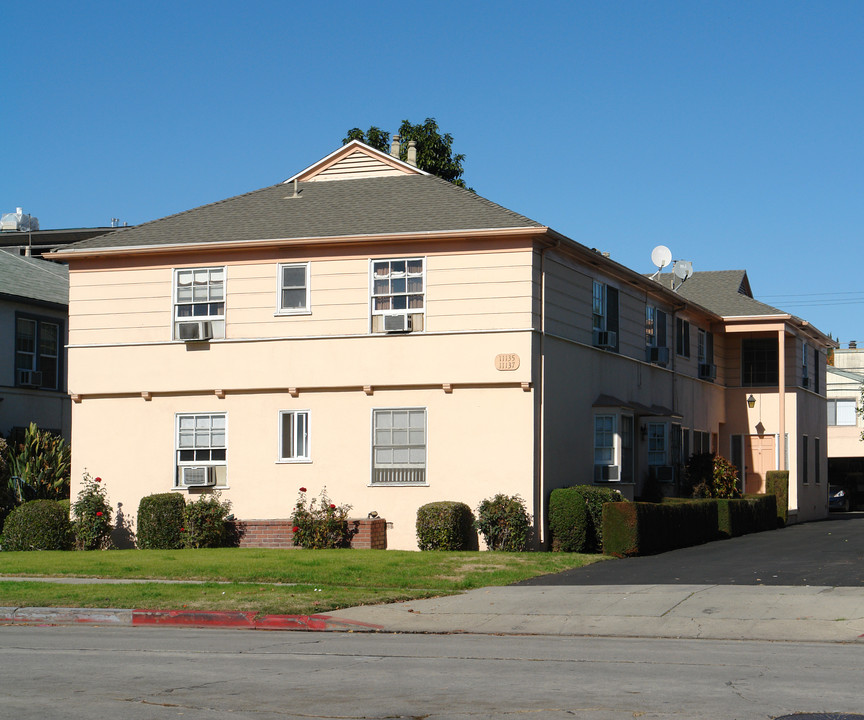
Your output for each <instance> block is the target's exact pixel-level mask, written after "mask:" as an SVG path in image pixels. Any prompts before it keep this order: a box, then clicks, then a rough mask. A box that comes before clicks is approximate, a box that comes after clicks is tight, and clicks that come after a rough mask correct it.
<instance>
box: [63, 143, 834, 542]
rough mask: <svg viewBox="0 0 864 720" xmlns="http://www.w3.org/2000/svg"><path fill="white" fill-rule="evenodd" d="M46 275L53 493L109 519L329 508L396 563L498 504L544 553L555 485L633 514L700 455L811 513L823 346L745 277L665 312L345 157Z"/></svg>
mask: <svg viewBox="0 0 864 720" xmlns="http://www.w3.org/2000/svg"><path fill="white" fill-rule="evenodd" d="M54 255H55V256H57V257H60V258H62V259H63V260H64V261H67V262H68V263H69V267H70V284H71V289H70V319H69V388H70V393H71V394H72V400H73V419H74V424H73V428H74V429H73V466H74V468H73V494H74V493H75V492H76V487H75V486H74V482H75V479H76V477H80V474H81V472H82V471H83V469H84V468H87V469H89V470H90V471H91V472H93V473H97V474H99V475H101V476H102V477H103V478H105V479H106V483H107V487H108V489H109V492H110V496H111V500H112V502H115V503H117V502H119V503H122V504H123V507H124V512H125V513H126V514H127V516H128V515H129V514H130V511H131V512H132V513H134V509H135V508H137V505H138V501H139V499H140V498H141V497H142V496H144V495H147V494H150V493H154V492H164V491H168V490H174V491H176V492H182V493H198V492H202V491H203V492H206V491H208V490H209V489H212V488H215V489H218V490H220V491H221V492H222V494H223V497H225V498H227V499H229V500H230V501H231V502H232V504H233V510H234V513H235V515H236V517H237V518H238V519H242V520H252V519H278V518H287V517H289V516H290V513H291V511H292V508H293V505H294V502H295V500H296V497H297V491H298V489H299V488H300V487H301V486H302V487H306V488H308V490H309V492H310V494H312V495H316V494H317V493H318V491H319V490H320V489H321V488H322V487H324V486H326V488H327V491H328V493H329V494H330V496H331V498H333V499H334V500H335V501H336V502H338V503H348V504H350V505H352V506H353V509H354V510H353V512H354V514H355V515H358V516H365V515H366V514H367V513H369V512H371V511H376V512H377V513H378V514H379V515H380V516H381V517H384V518H386V519H387V520H388V523H389V530H388V543H389V546H390V547H395V548H415V547H416V540H415V518H416V511H417V508H418V507H419V506H421V505H423V504H425V503H428V502H432V501H436V500H460V501H463V502H466V503H468V504H469V505H470V506H472V507H476V506H477V504H478V503H479V501H480V500H482V499H483V498H486V497H491V496H492V495H494V494H496V493H506V494H516V493H518V494H520V495H521V496H522V497H523V498H525V500H526V502H527V504H528V507H529V511H530V512H531V513H532V515H533V516H534V518H535V523H536V527H537V539H538V541H539V542H540V543H544V542H546V540H547V537H546V521H545V518H546V503H547V500H548V497H549V493H550V492H551V490H552V489H554V488H557V487H562V486H566V485H571V484H576V483H593V482H597V483H608V484H611V485H612V486H613V487H616V488H619V489H620V490H621V491H622V493H623V494H624V495H625V496H627V497H631V498H632V497H634V496H636V495H638V494H639V493H640V492H641V488H642V486H643V484H644V482H645V480H646V478H647V477H649V475H651V476H654V477H656V478H657V479H659V480H660V481H661V482H663V483H668V487H670V488H671V487H674V484H675V482H676V479H677V477H678V476H679V474H680V468H681V465H682V464H683V462H684V461H685V460H686V457H688V456H689V454H690V453H691V452H694V451H700V450H708V449H711V450H716V451H718V452H720V453H722V454H724V455H731V456H732V457H733V458H734V459H735V461H736V462H738V463H739V464H740V466H741V467H742V470H744V469H745V468H746V472H747V473H748V480H747V488H748V489H758V488H759V487H761V484H762V483H763V482H764V472H765V471H766V470H767V469H771V468H775V467H789V468H790V469H791V470H792V473H793V483H792V484H793V487H792V490H791V493H790V495H791V502H792V507H793V515H794V512H796V511H797V513H798V516H799V517H800V518H802V519H804V518H808V517H814V516H817V515H820V514H822V513H824V512H825V507H824V505H825V503H824V492H823V493H822V495H823V498H822V502H821V503H820V502H819V501H818V500H817V494H816V493H813V492H811V490H810V488H811V487H812V486H813V485H815V484H816V483H818V482H820V478H821V477H824V475H825V468H824V463H825V461H824V457H825V448H824V443H823V442H822V438H824V436H825V432H824V429H825V399H824V392H822V391H821V389H820V388H818V387H813V386H809V387H803V386H802V382H800V375H801V372H803V371H802V370H801V367H802V366H801V362H802V360H801V357H806V358H807V363H808V372H810V373H812V374H815V375H816V376H817V377H819V376H820V373H821V374H822V375H823V376H824V359H825V349H826V348H827V347H828V346H829V345H830V344H831V341H830V340H829V339H828V338H826V337H825V336H824V335H822V334H821V333H819V332H818V331H816V330H815V329H813V328H811V327H810V326H808V325H807V323H805V322H803V321H801V320H799V319H798V318H795V317H793V316H790V315H788V314H784V313H782V312H780V311H777V310H775V309H773V308H768V306H764V305H761V304H757V303H756V301H755V300H753V299H752V297H751V296H750V293H749V286H747V285H746V274H744V273H743V272H741V273H738V276H737V277H738V283H737V284H735V285H734V287H733V284H730V283H728V282H724V283H714V284H712V283H710V282H709V283H707V284H705V285H704V287H703V289H704V290H705V292H704V293H702V294H704V297H701V296H700V293H699V292H698V291H699V277H700V276H701V275H703V274H697V275H695V276H694V277H693V278H691V279H690V280H688V281H687V283H686V287H687V288H688V292H685V291H684V288H683V287H682V288H680V289H679V288H675V289H674V290H673V289H671V287H669V286H668V283H667V282H665V280H663V279H662V278H661V280H660V281H658V280H654V279H651V278H648V277H645V276H643V275H641V274H639V273H636V272H634V271H632V270H630V269H628V268H626V267H624V266H622V265H620V264H619V263H616V262H614V261H613V260H611V259H609V258H608V257H606V256H605V255H604V254H602V253H599V252H597V251H595V250H592V249H589V248H587V247H585V246H583V245H581V244H579V243H576V242H574V241H573V240H570V239H569V238H567V237H565V236H563V235H561V234H560V233H557V232H555V231H554V230H552V229H550V228H548V227H546V226H544V225H542V224H540V223H538V222H536V221H533V220H530V219H528V218H526V217H524V216H522V215H519V214H517V213H515V212H513V211H510V210H508V209H506V208H503V207H501V206H499V205H496V204H494V203H492V202H490V201H488V200H486V199H484V198H482V197H480V196H478V195H476V194H474V193H472V192H469V191H466V190H463V189H460V188H457V187H455V186H453V185H451V184H449V183H446V182H444V181H441V180H440V179H438V178H435V177H432V176H429V175H428V174H426V173H424V172H423V171H421V170H419V169H418V168H416V167H414V166H413V165H411V164H408V163H405V162H402V161H400V160H398V159H397V158H395V157H391V156H389V155H387V154H385V153H381V152H378V151H376V150H373V149H371V148H369V147H367V146H365V145H362V144H361V143H357V142H352V143H349V144H348V145H345V146H344V147H342V148H340V149H339V150H337V151H336V152H334V153H332V154H330V155H328V156H327V157H326V158H324V159H323V160H321V161H320V162H318V163H316V164H314V165H312V166H311V167H309V168H307V169H305V170H303V171H302V172H300V173H298V174H297V175H295V176H293V177H292V178H289V180H287V181H285V182H284V183H280V184H278V185H275V186H272V187H267V188H264V189H262V190H257V191H254V192H251V193H248V194H246V195H241V196H239V197H235V198H230V199H228V200H224V201H221V202H217V203H214V204H212V205H207V206H204V207H200V208H197V209H194V210H190V211H188V212H184V213H180V214H178V215H174V216H171V217H167V218H164V219H161V220H157V221H154V222H151V223H147V224H144V225H139V226H137V227H134V228H129V229H121V230H118V231H117V232H115V233H113V234H112V235H110V236H106V237H102V238H94V239H91V240H87V241H84V242H81V243H78V244H76V245H75V246H72V247H70V248H68V249H64V250H62V251H59V252H57V253H54ZM705 275H708V274H705ZM691 288H692V289H694V295H693V296H691V295H690V294H688V293H689V290H690V289H691ZM714 293H718V294H719V295H721V296H724V297H725V295H732V296H735V297H733V298H731V300H730V299H729V298H725V300H722V301H721V299H718V298H716V297H714ZM696 296H700V297H698V298H697V297H696ZM738 296H740V298H739V297H738ZM739 301H740V303H743V304H744V305H746V308H745V309H744V310H742V309H741V308H739V307H738V305H737V304H735V303H736V302H739ZM724 302H725V303H726V304H725V305H724V304H723V303H724ZM727 311H729V312H731V313H732V314H728V313H727ZM805 346H806V347H807V348H808V350H807V352H806V353H805V354H804V355H803V356H800V357H799V355H798V353H799V350H801V349H803V348H804V347H805ZM750 395H753V396H754V406H753V407H752V408H750V407H748V404H747V400H748V398H749V396H750ZM757 396H758V397H757ZM813 407H817V408H818V410H819V411H818V412H816V413H815V414H814V415H813V416H812V418H811V415H810V413H811V410H812V408H813ZM820 419H821V420H820ZM811 421H812V422H811ZM805 435H806V437H807V439H806V441H805V440H803V439H802V438H803V437H804V436H805ZM784 437H788V438H789V441H788V442H787V443H781V442H780V441H779V440H778V438H784ZM772 439H773V445H771V443H770V442H769V440H772ZM820 443H821V444H820ZM772 448H773V450H772ZM772 452H773V455H772ZM754 453H755V455H754ZM753 457H756V458H757V460H756V461H754V460H753ZM805 468H806V471H805Z"/></svg>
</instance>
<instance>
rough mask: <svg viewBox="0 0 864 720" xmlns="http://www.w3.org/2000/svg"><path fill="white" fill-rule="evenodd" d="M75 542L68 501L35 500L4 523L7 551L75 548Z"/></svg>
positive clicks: (11, 514)
mask: <svg viewBox="0 0 864 720" xmlns="http://www.w3.org/2000/svg"><path fill="white" fill-rule="evenodd" d="M74 543H75V535H74V534H73V532H72V523H71V522H70V520H69V501H68V500H66V501H62V500H61V501H57V500H31V501H30V502H26V503H24V504H23V505H19V506H18V507H17V508H15V509H14V510H13V511H12V512H10V513H9V515H8V516H7V517H6V522H5V523H4V525H3V549H4V550H13V551H14V550H71V549H72V546H73V544H74Z"/></svg>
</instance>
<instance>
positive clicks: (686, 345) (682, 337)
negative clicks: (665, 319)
mask: <svg viewBox="0 0 864 720" xmlns="http://www.w3.org/2000/svg"><path fill="white" fill-rule="evenodd" d="M675 352H676V353H677V354H678V355H680V356H681V357H685V358H689V357H690V323H689V322H687V321H686V320H682V319H681V318H675Z"/></svg>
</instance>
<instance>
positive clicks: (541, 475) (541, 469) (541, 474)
mask: <svg viewBox="0 0 864 720" xmlns="http://www.w3.org/2000/svg"><path fill="white" fill-rule="evenodd" d="M560 245H561V241H560V240H557V239H556V240H553V241H552V244H551V245H546V246H545V247H543V248H541V249H540V349H539V354H540V361H539V367H538V369H537V378H538V385H539V387H538V388H536V390H537V397H538V398H539V402H540V407H539V410H538V415H539V422H538V423H537V435H538V439H537V440H536V442H537V466H536V472H537V479H538V483H537V488H536V489H535V491H534V492H535V493H536V495H537V497H535V507H537V508H539V509H540V521H539V523H537V525H538V530H539V531H540V542H545V540H546V534H545V533H544V532H543V530H544V519H545V518H546V494H545V492H544V490H545V480H546V472H545V454H544V452H543V450H544V447H543V443H544V442H545V430H546V427H545V426H546V410H545V406H546V348H545V340H546V253H547V252H548V251H549V250H552V249H553V248H557V247H558V246H560ZM535 521H536V518H535Z"/></svg>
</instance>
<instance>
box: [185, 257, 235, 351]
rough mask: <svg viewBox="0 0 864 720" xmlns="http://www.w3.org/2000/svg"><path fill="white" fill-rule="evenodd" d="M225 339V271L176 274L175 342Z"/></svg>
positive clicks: (189, 270) (211, 269) (211, 270)
mask: <svg viewBox="0 0 864 720" xmlns="http://www.w3.org/2000/svg"><path fill="white" fill-rule="evenodd" d="M214 337H215V338H223V337H225V268H224V267H216V268H191V269H188V270H187V269H184V270H175V271H174V339H175V340H209V339H210V338H214Z"/></svg>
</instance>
